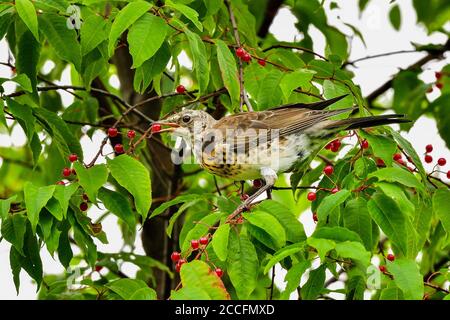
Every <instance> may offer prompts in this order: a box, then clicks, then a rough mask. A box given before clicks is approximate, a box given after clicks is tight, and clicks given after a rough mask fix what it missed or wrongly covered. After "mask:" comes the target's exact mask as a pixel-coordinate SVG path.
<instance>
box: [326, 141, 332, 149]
mask: <svg viewBox="0 0 450 320" xmlns="http://www.w3.org/2000/svg"><path fill="white" fill-rule="evenodd" d="M332 146H333V143H331V142H330V143H328V144H327V145H326V146H325V149H327V150H330V149H331V147H332Z"/></svg>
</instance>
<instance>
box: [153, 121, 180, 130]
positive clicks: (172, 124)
mask: <svg viewBox="0 0 450 320" xmlns="http://www.w3.org/2000/svg"><path fill="white" fill-rule="evenodd" d="M157 124H160V125H161V126H167V127H168V128H163V129H161V130H159V131H158V133H163V132H174V131H175V130H176V129H177V128H179V127H180V125H179V124H178V123H175V122H166V121H159V122H157Z"/></svg>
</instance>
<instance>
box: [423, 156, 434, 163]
mask: <svg viewBox="0 0 450 320" xmlns="http://www.w3.org/2000/svg"><path fill="white" fill-rule="evenodd" d="M425 162H426V163H432V162H433V157H432V156H430V155H429V154H427V155H425Z"/></svg>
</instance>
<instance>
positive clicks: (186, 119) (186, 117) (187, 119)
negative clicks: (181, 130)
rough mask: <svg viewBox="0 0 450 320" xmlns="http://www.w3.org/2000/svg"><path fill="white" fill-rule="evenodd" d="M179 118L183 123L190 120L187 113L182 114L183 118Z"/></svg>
mask: <svg viewBox="0 0 450 320" xmlns="http://www.w3.org/2000/svg"><path fill="white" fill-rule="evenodd" d="M181 120H183V122H184V123H188V122H189V121H191V116H188V115H186V116H183V118H182V119H181Z"/></svg>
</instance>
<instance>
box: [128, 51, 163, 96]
mask: <svg viewBox="0 0 450 320" xmlns="http://www.w3.org/2000/svg"><path fill="white" fill-rule="evenodd" d="M170 57H171V55H170V48H169V45H168V44H167V43H166V42H164V43H163V44H162V46H161V48H159V49H158V51H156V53H155V55H154V56H153V57H151V58H150V59H149V60H147V61H145V62H144V63H143V64H142V65H141V66H140V67H139V68H136V72H135V73H134V81H133V86H134V90H136V91H138V92H140V93H143V92H145V90H146V89H147V88H148V86H149V85H150V83H151V82H152V80H153V78H155V77H156V76H157V75H159V74H161V73H162V72H163V71H164V70H165V69H166V66H167V64H168V63H169V60H170Z"/></svg>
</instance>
